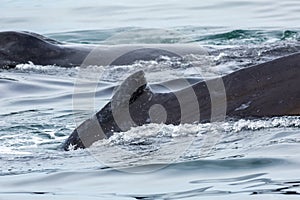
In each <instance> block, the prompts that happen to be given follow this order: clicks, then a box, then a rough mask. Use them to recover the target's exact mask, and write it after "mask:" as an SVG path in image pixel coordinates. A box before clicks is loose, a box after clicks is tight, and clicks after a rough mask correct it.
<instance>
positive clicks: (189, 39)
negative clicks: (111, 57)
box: [0, 0, 300, 200]
mask: <svg viewBox="0 0 300 200" xmlns="http://www.w3.org/2000/svg"><path fill="white" fill-rule="evenodd" d="M0 2H1V7H0V30H1V31H4V30H25V31H33V32H37V33H40V34H43V35H45V36H48V37H50V38H53V39H56V40H59V41H61V42H66V43H75V44H86V45H89V44H110V45H114V44H132V43H151V44H155V43H176V44H177V43H188V44H193V45H196V46H199V47H201V48H203V49H205V50H206V51H207V52H208V54H207V55H204V56H197V55H189V56H187V57H185V58H184V59H183V60H176V59H172V58H167V57H162V58H160V59H159V60H153V61H139V62H136V63H134V64H133V65H127V66H89V67H87V68H84V69H82V68H80V67H79V66H78V67H74V68H63V67H60V66H39V65H35V64H34V63H24V64H21V65H18V66H17V67H16V68H15V69H0V91H1V93H0V98H1V101H0V119H1V120H0V199H1V200H2V199H5V200H6V199H83V198H84V199H224V198H227V199H298V198H299V193H300V176H299V172H300V168H299V166H300V162H299V160H300V154H299V152H300V135H299V128H300V117H299V116H293V117H290V116H283V117H274V118H264V119H253V120H248V119H239V120H226V121H223V122H218V123H207V124H184V125H180V126H173V125H163V124H148V125H144V126H142V127H135V128H132V129H131V130H129V131H127V132H124V133H117V134H115V135H114V136H113V137H111V138H109V139H106V140H103V141H99V142H97V143H95V144H94V145H93V146H92V147H91V148H89V149H85V150H77V151H69V152H65V151H62V150H61V148H60V145H61V143H62V142H63V141H64V140H65V139H66V138H67V137H68V135H69V134H70V133H71V132H72V130H73V129H74V128H75V127H76V126H77V125H78V123H79V122H81V121H83V120H85V119H87V118H89V116H91V115H92V114H93V113H94V112H96V111H97V110H99V109H100V108H101V107H102V106H103V105H105V104H106V103H107V102H108V101H109V99H110V97H111V95H112V93H113V91H114V89H115V88H116V87H117V86H118V85H119V84H120V82H121V81H122V80H123V79H124V77H126V76H128V75H129V74H131V73H132V72H133V71H135V70H137V69H143V70H144V71H145V73H146V77H147V79H148V81H149V82H150V83H151V84H154V85H153V87H154V88H155V86H158V85H157V84H158V83H160V82H162V81H175V83H176V80H179V79H182V78H188V79H189V80H197V79H201V78H203V76H207V77H214V76H216V75H224V74H228V73H230V72H233V71H236V70H239V69H241V68H244V67H249V66H251V65H254V64H258V63H262V62H266V61H268V60H272V59H275V58H278V57H280V56H284V55H288V54H291V53H295V52H298V51H299V49H300V45H299V41H300V27H299V24H300V18H299V14H298V13H299V10H300V3H299V1H296V0H288V1H276V0H273V1H271V0H262V1H258V0H253V1H241V0H222V1H221V0H212V1H196V0H188V1H175V0H166V1H162V2H157V1H156V2H155V1H144V0H142V1H137V0H124V1H118V2H116V1H115V2H114V1H106V0H101V1H92V0H87V1H69V0H66V1H57V2H54V1H45V0H44V1H33V0H28V1H21V0H15V1H12V0H1V1H0ZM83 74H84V75H85V76H84V77H83V76H82V75H83ZM200 74H201V76H200ZM95 75H97V76H99V80H98V81H97V83H96V84H97V87H96V88H94V90H93V95H94V98H93V99H92V100H91V99H85V98H83V99H80V100H82V104H80V105H76V104H75V105H74V102H75V101H74V98H75V97H76V86H77V85H76V83H78V81H80V80H81V79H85V80H91V77H94V76H95ZM204 78H205V77H204ZM84 87H89V85H84ZM156 88H158V89H159V87H156ZM75 100H76V99H75Z"/></svg>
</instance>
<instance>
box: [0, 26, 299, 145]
mask: <svg viewBox="0 0 300 200" xmlns="http://www.w3.org/2000/svg"><path fill="white" fill-rule="evenodd" d="M95 49H96V51H95ZM93 51H95V52H94V53H96V54H95V55H96V57H99V58H100V59H95V60H93V59H91V60H89V62H85V60H86V58H87V57H88V56H89V55H90V54H91V53H93ZM185 54H205V52H204V51H203V50H202V49H201V48H195V46H194V45H187V44H177V45H176V44H172V45H168V44H158V45H150V44H149V45H148V44H147V45H146V44H142V45H111V46H107V45H100V46H94V45H80V44H76V45H74V44H65V43H61V42H58V41H56V40H53V39H50V38H47V37H44V36H42V35H39V34H36V33H29V32H15V31H6V32H0V68H7V67H8V68H11V67H15V66H16V65H18V64H24V63H27V62H33V63H34V64H37V65H58V66H62V67H73V66H82V65H83V64H86V65H127V64H131V63H134V62H135V61H137V60H153V59H156V58H159V57H160V56H162V55H165V56H169V57H172V56H175V57H178V56H182V55H185ZM111 58H116V59H111ZM220 80H221V81H222V87H221V88H218V87H211V86H212V85H215V84H216V83H219V81H220ZM299 85H300V53H295V54H291V55H288V56H284V57H281V58H278V59H275V60H273V61H269V62H265V63H262V64H258V65H254V66H251V67H247V68H243V69H240V70H238V71H235V72H233V73H231V74H228V75H225V76H223V77H221V78H216V79H214V78H212V79H209V80H205V81H198V82H196V83H192V84H189V85H188V86H187V87H183V88H181V89H178V90H173V91H172V90H170V91H168V92H159V91H155V90H153V88H152V87H151V85H150V84H148V83H147V80H146V78H145V74H144V72H143V71H137V72H135V73H133V74H132V75H130V76H129V77H128V78H127V79H126V80H124V82H123V83H122V84H121V85H120V86H119V87H118V89H117V90H116V92H115V93H114V94H113V97H112V98H111V100H110V102H108V103H107V104H106V105H105V106H104V107H103V108H101V109H100V110H99V111H98V112H97V113H96V114H94V115H93V116H92V117H91V118H90V119H87V120H86V121H84V122H83V123H82V124H81V125H79V126H78V127H77V128H76V129H75V130H74V131H73V132H72V133H71V135H70V136H69V137H68V139H67V140H66V141H65V142H64V144H63V145H62V147H63V149H65V150H69V149H70V148H69V147H72V148H73V149H78V148H86V147H89V146H91V145H92V144H93V143H94V142H96V141H98V140H101V139H104V138H108V137H110V136H111V135H112V134H113V133H114V132H122V131H127V130H129V129H130V128H131V127H133V126H141V125H143V124H147V123H165V124H174V125H178V124H182V123H195V122H198V123H202V122H212V121H215V120H219V119H223V118H261V117H273V116H285V115H299V114H300V87H299ZM191 94H192V95H191ZM178 97H182V99H180V98H178ZM220 97H221V98H220ZM216 99H217V100H221V101H215V100H216ZM183 105H184V112H183V111H182V107H183ZM153 109H154V111H155V112H151V111H152V110H153ZM153 113H154V114H153Z"/></svg>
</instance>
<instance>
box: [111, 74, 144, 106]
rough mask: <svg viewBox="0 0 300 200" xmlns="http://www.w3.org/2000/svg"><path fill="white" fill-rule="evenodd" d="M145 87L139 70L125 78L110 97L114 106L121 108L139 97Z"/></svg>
mask: <svg viewBox="0 0 300 200" xmlns="http://www.w3.org/2000/svg"><path fill="white" fill-rule="evenodd" d="M146 86H147V80H146V78H145V73H144V71H142V70H140V71H137V72H135V73H133V74H131V75H130V76H129V77H127V78H126V79H125V80H124V81H123V82H122V84H121V85H120V86H119V87H118V89H117V90H116V92H115V93H114V95H113V97H112V100H111V101H112V102H113V105H114V106H118V107H123V106H128V103H129V104H131V103H132V102H133V101H135V99H136V98H137V97H138V96H140V95H141V94H142V93H143V92H144V90H145V88H146Z"/></svg>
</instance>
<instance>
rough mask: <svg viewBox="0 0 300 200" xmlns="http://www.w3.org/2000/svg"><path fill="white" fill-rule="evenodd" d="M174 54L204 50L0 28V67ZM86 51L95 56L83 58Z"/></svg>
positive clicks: (115, 62) (77, 63) (112, 61)
mask: <svg viewBox="0 0 300 200" xmlns="http://www.w3.org/2000/svg"><path fill="white" fill-rule="evenodd" d="M174 52H176V53H174ZM177 54H180V55H186V54H205V51H204V50H203V49H202V48H200V47H195V45H190V44H131V45H87V44H84V45H83V44H67V43H62V42H59V41H56V40H53V39H50V38H47V37H45V36H42V35H39V34H36V33H31V32H16V31H6V32H0V68H13V67H15V66H16V65H18V64H25V63H28V62H32V63H34V64H35V65H57V66H62V67H74V66H83V65H128V64H133V63H134V62H135V61H138V60H144V61H149V60H154V59H156V58H159V57H160V56H169V57H174V56H178V55H177ZM89 55H93V56H95V58H93V59H89V60H88V62H85V60H86V58H87V57H88V56H89ZM110 58H111V59H110Z"/></svg>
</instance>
